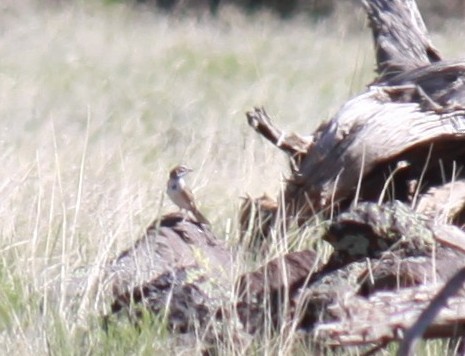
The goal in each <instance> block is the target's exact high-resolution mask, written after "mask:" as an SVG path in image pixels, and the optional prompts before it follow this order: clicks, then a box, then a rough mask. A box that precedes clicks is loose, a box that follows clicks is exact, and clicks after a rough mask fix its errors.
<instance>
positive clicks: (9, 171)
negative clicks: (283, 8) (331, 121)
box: [0, 1, 463, 355]
mask: <svg viewBox="0 0 465 356" xmlns="http://www.w3.org/2000/svg"><path fill="white" fill-rule="evenodd" d="M39 3H40V2H33V1H22V2H18V3H16V2H14V1H11V2H8V1H7V2H5V3H2V4H1V5H0V120H1V121H0V122H1V125H0V163H1V164H0V166H1V167H2V169H1V170H0V177H1V178H0V201H1V204H0V222H1V225H0V228H1V235H0V251H1V252H0V258H1V259H0V344H2V345H4V346H3V352H7V353H8V354H9V355H15V354H18V355H19V354H21V355H24V354H36V355H37V354H46V353H51V354H86V353H87V352H89V353H96V354H106V353H116V354H127V353H133V354H139V353H142V354H144V353H147V354H152V353H151V352H153V350H157V349H161V348H166V347H168V346H169V341H167V340H166V337H165V336H166V334H165V333H164V329H163V327H162V326H159V327H155V328H152V329H150V330H148V329H147V330H143V331H142V332H140V330H134V328H132V326H130V325H129V324H122V325H120V326H119V328H116V329H115V330H110V332H109V333H108V334H105V333H104V332H103V331H102V330H101V328H100V326H99V325H98V322H97V318H96V317H93V316H92V315H95V314H96V313H95V311H96V310H97V306H96V305H92V303H91V305H89V306H88V308H87V309H86V310H81V311H82V312H83V313H82V314H79V315H77V314H76V313H75V312H72V313H71V312H70V311H69V310H68V309H66V308H65V305H66V304H65V303H64V296H63V295H62V294H61V293H60V289H59V288H58V289H55V292H54V293H53V298H51V297H50V296H48V297H45V296H46V294H45V293H44V290H45V289H46V288H48V287H49V286H51V285H54V284H57V285H58V286H59V285H60V281H62V280H64V279H66V278H68V277H70V276H73V275H76V274H79V273H81V274H82V273H87V272H86V271H88V268H89V267H91V266H95V265H97V264H98V263H101V262H102V261H105V260H107V259H110V258H112V257H113V256H115V255H117V254H118V253H119V252H120V251H121V250H122V249H123V248H126V247H128V246H130V245H131V243H132V242H133V241H134V240H135V239H137V238H138V237H139V235H140V233H141V231H143V228H144V227H145V226H146V225H147V224H148V223H149V222H150V221H152V220H153V219H154V218H155V217H156V216H158V215H159V214H163V213H166V212H168V211H171V210H172V209H175V208H174V207H173V206H172V205H171V203H169V202H168V201H167V199H163V191H164V188H165V181H166V176H167V172H168V171H169V169H170V168H171V167H172V166H174V165H175V164H178V163H185V164H188V165H189V166H191V167H193V168H194V169H195V173H194V174H193V175H192V177H191V179H190V184H191V185H192V186H193V187H195V193H196V195H197V198H198V200H199V203H200V205H201V209H202V210H203V211H204V212H205V214H206V215H207V216H208V217H209V218H210V220H211V221H213V226H214V230H215V231H216V232H217V234H218V236H221V237H223V238H224V239H228V240H229V241H230V243H234V242H235V241H236V239H237V233H236V231H235V226H236V216H237V208H238V205H239V204H240V200H239V196H241V195H244V194H245V193H246V192H248V193H251V194H254V195H261V194H262V193H263V192H268V193H269V194H271V195H274V194H276V192H277V191H278V190H279V189H280V184H281V181H282V177H283V175H285V174H286V169H287V167H286V161H285V158H284V157H283V156H282V155H281V154H280V153H279V152H278V151H277V150H276V149H274V148H273V147H271V145H268V143H266V142H264V141H262V140H260V139H259V138H258V137H257V136H256V135H255V134H254V133H253V132H252V131H251V130H250V129H249V128H248V127H247V125H246V122H245V116H244V112H245V111H246V110H249V109H250V108H251V107H252V106H254V105H266V107H267V108H268V109H269V110H270V111H272V114H273V116H275V117H277V123H278V124H279V125H280V126H282V127H286V128H288V129H292V130H294V131H298V132H310V131H311V130H312V129H313V128H314V127H315V126H316V125H317V124H318V122H319V121H320V120H322V119H325V118H327V117H329V116H330V115H331V114H333V113H334V112H335V110H336V109H337V108H338V106H339V105H340V104H342V103H343V102H344V101H345V100H346V99H347V98H349V97H350V96H351V94H353V93H355V92H357V91H359V90H360V89H361V88H362V87H363V85H364V84H365V83H367V82H368V81H369V80H370V78H371V76H372V74H371V73H372V67H373V59H372V58H373V55H372V48H371V42H370V40H371V39H370V37H369V35H368V33H367V32H366V31H364V29H363V23H364V21H363V20H360V19H363V15H362V14H359V15H357V11H356V10H354V14H352V15H351V20H349V21H342V20H343V18H344V16H343V15H344V14H340V15H338V16H339V17H338V18H336V19H332V20H329V21H326V22H324V23H319V24H315V23H310V22H309V21H308V19H306V20H304V19H299V18H296V19H294V20H293V21H290V22H282V21H280V20H277V19H276V18H274V17H272V16H271V15H268V14H266V13H264V14H263V13H262V14H257V15H254V16H253V17H250V16H249V17H248V16H244V15H242V14H240V13H238V12H237V11H236V10H234V9H229V8H223V9H222V12H221V13H220V15H219V18H217V19H209V18H193V17H190V18H187V17H186V18H181V19H179V18H173V17H167V16H164V15H161V14H157V13H154V12H148V11H142V10H140V9H134V8H131V7H126V6H123V5H111V6H102V5H97V4H94V3H92V2H75V3H69V4H67V5H60V6H54V5H50V4H49V6H46V5H40V4H39ZM355 19H358V23H359V24H360V25H354V23H352V24H349V22H350V21H355ZM349 29H350V30H349ZM434 40H435V43H436V44H437V45H438V47H439V48H441V49H444V52H446V53H447V51H450V53H453V54H454V55H453V56H455V57H456V56H457V53H460V52H459V49H460V46H461V44H462V43H463V42H462V41H461V40H460V38H458V39H457V38H455V39H453V41H451V40H450V39H447V41H446V39H445V37H442V36H440V35H437V36H436V37H435V38H434ZM446 42H447V44H448V46H449V48H444V46H443V45H444V44H445V43H446ZM454 44H455V45H454ZM269 347H270V350H274V351H276V344H274V345H273V343H272V342H270V343H269ZM262 352H263V349H257V353H262Z"/></svg>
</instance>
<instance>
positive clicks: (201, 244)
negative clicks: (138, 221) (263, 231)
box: [105, 213, 232, 296]
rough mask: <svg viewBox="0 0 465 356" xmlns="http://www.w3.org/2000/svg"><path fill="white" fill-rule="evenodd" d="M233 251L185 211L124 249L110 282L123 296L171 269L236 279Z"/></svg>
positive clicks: (228, 280)
mask: <svg viewBox="0 0 465 356" xmlns="http://www.w3.org/2000/svg"><path fill="white" fill-rule="evenodd" d="M231 263H232V252H231V250H229V249H228V248H226V246H225V245H224V243H223V242H222V241H221V240H219V239H217V238H216V236H215V235H214V234H213V233H212V231H210V229H209V228H208V226H206V225H204V224H199V223H197V222H196V221H194V220H192V219H190V218H189V217H187V216H185V215H183V214H181V213H172V214H169V215H165V216H163V217H162V218H161V219H160V220H159V221H154V222H153V223H152V224H151V225H150V226H149V227H148V228H147V230H146V232H145V234H144V236H143V237H141V238H140V239H139V240H138V241H136V243H135V244H134V246H132V247H131V248H129V249H127V250H126V251H124V252H122V253H121V254H120V255H119V256H118V257H117V258H116V259H115V260H114V261H112V262H111V263H110V264H109V266H108V267H107V272H106V275H107V277H106V278H105V280H106V284H108V285H110V286H111V289H112V291H113V294H114V295H115V296H116V295H120V294H123V293H125V292H127V291H130V290H132V289H133V288H136V287H139V286H141V285H143V284H144V283H146V282H149V281H152V280H155V279H156V278H157V277H159V276H161V275H162V274H164V273H167V272H173V271H176V270H178V269H182V268H196V269H200V270H202V271H203V272H202V273H203V275H204V277H208V278H209V279H211V280H216V281H220V282H221V283H223V284H224V285H228V283H229V284H230V283H231V282H232V279H231V278H232V276H231Z"/></svg>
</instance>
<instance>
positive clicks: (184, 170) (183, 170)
mask: <svg viewBox="0 0 465 356" xmlns="http://www.w3.org/2000/svg"><path fill="white" fill-rule="evenodd" d="M189 172H192V169H190V168H188V167H186V166H184V165H179V166H176V167H174V168H173V169H172V170H171V171H170V178H174V179H179V178H182V177H184V176H185V175H186V174H188V173H189Z"/></svg>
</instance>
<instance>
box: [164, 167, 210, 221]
mask: <svg viewBox="0 0 465 356" xmlns="http://www.w3.org/2000/svg"><path fill="white" fill-rule="evenodd" d="M189 172H192V169H190V168H187V167H186V166H182V165H181V166H176V167H174V168H173V169H172V170H171V172H170V178H169V180H168V184H167V187H166V193H167V194H168V196H169V197H170V199H171V201H172V202H173V203H174V204H176V205H177V206H178V207H179V208H180V209H181V210H187V211H190V212H191V213H192V214H193V215H194V216H195V218H196V219H197V221H198V222H199V223H201V224H208V225H210V222H209V221H208V220H207V218H206V217H205V216H203V215H202V213H201V212H200V211H199V210H198V209H197V206H196V205H195V201H194V195H193V194H192V192H191V190H190V189H189V187H187V185H186V182H185V181H184V179H183V177H184V176H185V175H186V174H188V173H189Z"/></svg>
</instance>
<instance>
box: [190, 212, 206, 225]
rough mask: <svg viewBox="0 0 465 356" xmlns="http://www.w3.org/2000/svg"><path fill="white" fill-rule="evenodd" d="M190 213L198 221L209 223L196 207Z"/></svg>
mask: <svg viewBox="0 0 465 356" xmlns="http://www.w3.org/2000/svg"><path fill="white" fill-rule="evenodd" d="M192 213H193V214H194V216H195V218H196V219H197V221H198V222H199V223H201V224H207V225H210V221H208V219H207V218H206V217H205V216H204V215H203V214H202V213H201V212H200V211H199V210H198V209H195V210H193V211H192Z"/></svg>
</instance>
